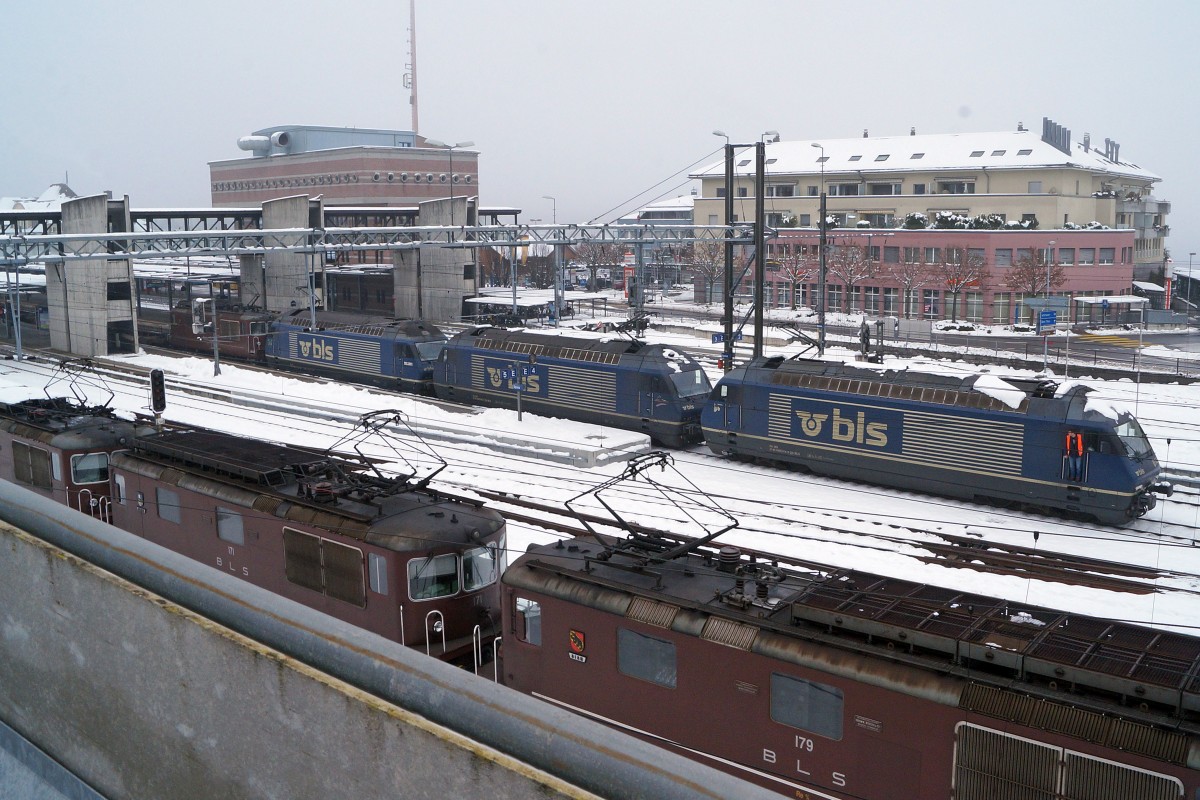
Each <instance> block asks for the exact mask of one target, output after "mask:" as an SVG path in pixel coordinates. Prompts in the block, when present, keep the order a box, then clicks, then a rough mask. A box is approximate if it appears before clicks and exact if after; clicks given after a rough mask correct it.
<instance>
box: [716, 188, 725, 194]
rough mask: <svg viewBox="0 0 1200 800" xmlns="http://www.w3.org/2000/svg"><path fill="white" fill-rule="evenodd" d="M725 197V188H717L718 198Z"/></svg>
mask: <svg viewBox="0 0 1200 800" xmlns="http://www.w3.org/2000/svg"><path fill="white" fill-rule="evenodd" d="M724 196H725V187H724V186H718V187H717V197H724Z"/></svg>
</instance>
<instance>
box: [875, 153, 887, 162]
mask: <svg viewBox="0 0 1200 800" xmlns="http://www.w3.org/2000/svg"><path fill="white" fill-rule="evenodd" d="M889 158H891V154H889V153H884V154H882V155H878V156H875V160H876V161H887V160H888V159H889Z"/></svg>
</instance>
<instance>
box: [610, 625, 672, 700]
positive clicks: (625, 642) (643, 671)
mask: <svg viewBox="0 0 1200 800" xmlns="http://www.w3.org/2000/svg"><path fill="white" fill-rule="evenodd" d="M617 669H619V670H620V671H621V674H623V675H628V676H630V677H631V678H640V679H641V680H644V681H650V682H651V683H657V684H658V685H659V686H665V687H667V688H668V689H674V688H675V678H676V667H675V645H674V644H672V643H671V642H667V641H664V640H662V639H656V638H654V637H653V636H643V635H642V634H640V633H637V632H635V631H631V630H627V629H625V628H618V629H617Z"/></svg>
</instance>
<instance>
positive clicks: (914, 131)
mask: <svg viewBox="0 0 1200 800" xmlns="http://www.w3.org/2000/svg"><path fill="white" fill-rule="evenodd" d="M908 135H909V136H916V135H917V126H916V125H914V126H913V127H911V128H909V129H908Z"/></svg>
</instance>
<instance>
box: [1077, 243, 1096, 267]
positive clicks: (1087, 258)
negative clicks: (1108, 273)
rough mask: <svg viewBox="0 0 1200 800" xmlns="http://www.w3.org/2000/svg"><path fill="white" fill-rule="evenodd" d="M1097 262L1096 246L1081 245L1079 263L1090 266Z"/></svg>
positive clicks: (1082, 265)
mask: <svg viewBox="0 0 1200 800" xmlns="http://www.w3.org/2000/svg"><path fill="white" fill-rule="evenodd" d="M1095 263H1096V248H1094V247H1081V248H1079V265H1080V266H1081V267H1090V266H1092V265H1093V264H1095Z"/></svg>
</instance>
